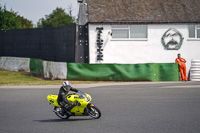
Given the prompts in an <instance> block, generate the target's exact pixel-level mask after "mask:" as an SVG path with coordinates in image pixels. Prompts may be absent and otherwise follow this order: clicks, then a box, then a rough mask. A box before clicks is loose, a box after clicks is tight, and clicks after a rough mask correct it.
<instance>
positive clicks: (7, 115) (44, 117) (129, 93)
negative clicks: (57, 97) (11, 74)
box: [0, 82, 200, 133]
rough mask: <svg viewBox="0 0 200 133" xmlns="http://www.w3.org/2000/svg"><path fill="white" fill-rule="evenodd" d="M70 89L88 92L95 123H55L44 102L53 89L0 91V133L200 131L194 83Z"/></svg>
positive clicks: (199, 91)
mask: <svg viewBox="0 0 200 133" xmlns="http://www.w3.org/2000/svg"><path fill="white" fill-rule="evenodd" d="M74 86H75V87H77V89H80V90H82V91H84V92H86V93H89V94H91V96H92V98H93V103H94V104H95V105H97V106H98V107H99V109H100V110H101V112H102V117H101V118H100V119H97V120H94V119H92V118H90V117H89V116H86V117H70V119H68V120H61V119H59V118H58V117H57V116H56V115H55V114H54V113H53V112H52V111H51V110H52V109H53V106H52V105H49V104H48V102H47V100H46V96H47V95H48V94H57V93H58V89H59V88H56V87H58V86H37V87H0V133H199V132H200V82H174V83H173V82H165V83H141V82H138V83H137V82H136V83H119V84H118V83H116V84H94V85H74ZM81 86H82V87H81ZM95 86H97V87H95Z"/></svg>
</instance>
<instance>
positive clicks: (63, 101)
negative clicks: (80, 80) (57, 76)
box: [57, 81, 79, 115]
mask: <svg viewBox="0 0 200 133" xmlns="http://www.w3.org/2000/svg"><path fill="white" fill-rule="evenodd" d="M69 91H73V92H78V91H79V90H77V89H75V88H72V87H71V84H70V82H69V81H64V82H63V85H62V86H61V87H60V90H59V94H58V100H57V101H58V104H59V105H60V106H62V107H63V109H64V110H65V111H66V112H67V113H68V114H69V115H71V112H70V111H71V109H72V108H73V107H75V106H77V105H78V103H73V102H70V101H68V100H67V97H66V95H67V94H68V93H69ZM70 105H71V106H70Z"/></svg>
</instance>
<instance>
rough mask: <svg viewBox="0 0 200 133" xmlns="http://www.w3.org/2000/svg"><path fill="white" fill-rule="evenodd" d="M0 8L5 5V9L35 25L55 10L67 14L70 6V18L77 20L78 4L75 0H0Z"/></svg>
mask: <svg viewBox="0 0 200 133" xmlns="http://www.w3.org/2000/svg"><path fill="white" fill-rule="evenodd" d="M0 4H1V6H4V5H6V9H7V10H9V11H10V9H12V10H13V11H14V12H17V13H18V15H20V16H23V17H24V18H26V19H28V20H30V21H32V22H33V24H34V25H36V24H37V22H38V21H39V19H40V18H44V17H45V15H49V14H50V13H52V12H53V10H55V9H56V7H61V8H63V9H65V12H66V13H69V6H70V5H72V16H74V17H76V18H77V15H78V4H77V0H0Z"/></svg>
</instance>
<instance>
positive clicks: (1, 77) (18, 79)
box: [0, 70, 111, 86]
mask: <svg viewBox="0 0 200 133" xmlns="http://www.w3.org/2000/svg"><path fill="white" fill-rule="evenodd" d="M63 81H64V80H48V79H44V78H41V77H35V76H33V75H31V74H29V73H22V72H11V71H2V70H1V71H0V86H19V85H24V86H30V85H62V82H63ZM70 82H71V84H92V83H105V82H111V81H70Z"/></svg>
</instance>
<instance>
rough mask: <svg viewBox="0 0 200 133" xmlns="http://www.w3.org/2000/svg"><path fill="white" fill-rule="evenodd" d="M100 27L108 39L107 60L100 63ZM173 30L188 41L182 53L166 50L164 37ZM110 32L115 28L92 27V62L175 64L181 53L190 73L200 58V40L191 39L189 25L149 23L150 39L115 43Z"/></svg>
mask: <svg viewBox="0 0 200 133" xmlns="http://www.w3.org/2000/svg"><path fill="white" fill-rule="evenodd" d="M96 27H103V28H104V30H103V31H102V35H101V38H102V39H103V40H104V44H103V61H97V44H96V40H97V30H96ZM170 28H175V29H176V30H178V31H179V32H180V33H181V34H182V36H183V38H184V40H183V44H182V46H181V48H180V49H179V50H166V49H165V48H164V46H163V44H162V42H161V38H162V36H163V34H164V33H165V32H166V31H167V30H168V29H170ZM110 33H111V25H95V24H89V63H91V64H98V63H118V64H140V63H173V62H174V61H175V58H176V57H177V54H178V53H180V54H181V55H182V57H183V58H185V59H186V61H187V63H186V65H187V72H188V71H189V68H190V65H191V59H200V52H199V49H200V40H190V39H188V25H187V24H180V25H178V24H175V25H171V24H162V25H161V24H158V25H156V24H149V25H148V38H147V39H146V40H145V39H143V40H122V39H121V40H114V39H112V37H111V35H110Z"/></svg>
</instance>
